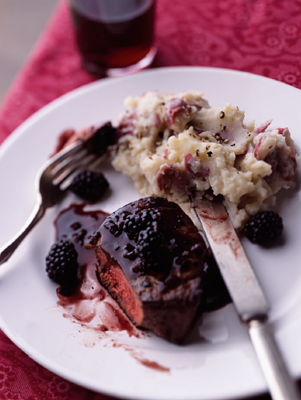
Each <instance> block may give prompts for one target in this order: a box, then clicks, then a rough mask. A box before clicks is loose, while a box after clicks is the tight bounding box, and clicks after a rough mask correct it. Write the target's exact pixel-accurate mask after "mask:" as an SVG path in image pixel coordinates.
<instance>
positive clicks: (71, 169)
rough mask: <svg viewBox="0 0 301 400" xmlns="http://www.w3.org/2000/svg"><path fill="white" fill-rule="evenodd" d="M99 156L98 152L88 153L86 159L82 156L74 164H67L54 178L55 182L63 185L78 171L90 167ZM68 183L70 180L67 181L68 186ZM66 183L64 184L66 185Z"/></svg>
mask: <svg viewBox="0 0 301 400" xmlns="http://www.w3.org/2000/svg"><path fill="white" fill-rule="evenodd" d="M97 158H98V157H97V155H96V154H88V155H87V156H86V157H85V158H84V159H82V158H81V159H79V160H77V162H74V163H72V165H68V166H66V168H65V169H64V171H63V172H62V173H61V174H60V175H59V176H57V177H56V178H55V179H54V184H56V185H58V186H61V185H62V184H63V183H66V181H67V179H68V178H71V177H72V175H73V174H75V172H76V171H78V170H79V169H82V168H85V167H89V166H90V165H91V164H93V163H94V162H95V161H96V160H97ZM70 180H71V179H70ZM70 183H71V182H70ZM68 184H69V182H67V183H66V185H67V186H68ZM66 185H64V187H65V186H66Z"/></svg>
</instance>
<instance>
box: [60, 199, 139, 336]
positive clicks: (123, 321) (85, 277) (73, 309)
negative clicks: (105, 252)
mask: <svg viewBox="0 0 301 400" xmlns="http://www.w3.org/2000/svg"><path fill="white" fill-rule="evenodd" d="M84 206H85V205H84V204H83V205H78V204H72V205H71V206H70V207H68V208H67V209H65V210H63V211H61V213H60V214H59V215H58V217H57V218H56V220H55V223H54V224H55V229H56V240H60V239H64V240H70V241H72V243H73V244H74V246H75V249H76V251H77V253H78V264H79V266H80V278H79V283H78V285H77V286H76V287H64V286H60V287H59V288H58V289H57V295H58V298H59V300H58V302H57V304H58V305H59V306H61V307H62V308H63V309H64V310H65V313H64V317H65V318H70V319H72V320H74V321H76V322H78V323H79V324H81V325H82V326H86V327H88V328H92V329H94V330H96V331H99V332H107V331H113V332H118V331H124V330H125V331H127V332H128V334H129V336H132V335H134V336H137V337H138V336H139V335H138V333H137V330H136V328H135V327H134V326H133V324H132V323H131V322H130V321H129V320H128V318H127V317H126V316H125V315H124V313H123V312H122V311H121V310H120V308H119V306H118V305H117V304H116V302H115V301H114V300H113V299H112V298H111V297H110V296H109V295H108V294H107V292H106V290H105V289H104V288H103V287H102V286H101V285H100V283H99V281H98V279H97V275H96V259H95V253H94V250H92V249H89V248H86V246H85V245H86V244H87V243H89V241H90V239H91V238H92V236H93V234H94V232H95V231H96V230H97V229H98V228H99V226H100V225H101V224H102V222H103V221H104V220H105V218H106V217H107V216H108V214H107V213H105V212H103V211H101V210H97V211H94V210H93V211H85V210H84Z"/></svg>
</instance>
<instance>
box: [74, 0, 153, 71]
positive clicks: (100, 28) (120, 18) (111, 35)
mask: <svg viewBox="0 0 301 400" xmlns="http://www.w3.org/2000/svg"><path fill="white" fill-rule="evenodd" d="M102 2H103V1H99V0H98V1H96V2H95V3H96V4H94V8H93V9H90V10H87V9H84V8H83V7H84V6H83V5H80V1H78V0H77V1H74V2H73V3H72V6H71V13H72V17H73V21H74V25H75V31H76V39H77V44H78V47H79V50H80V52H81V54H82V57H83V62H84V64H85V65H86V67H87V68H88V69H90V70H91V68H92V69H93V67H91V66H93V65H94V66H95V68H98V69H99V70H103V71H105V70H107V69H113V68H126V67H129V66H132V65H135V64H137V63H138V62H139V61H140V60H142V59H143V58H144V57H145V56H147V54H148V53H149V52H150V51H151V49H152V47H153V42H154V13H155V3H154V0H123V4H122V6H121V7H122V8H123V9H122V10H121V9H118V7H117V8H116V5H118V4H117V3H116V0H115V2H114V1H113V3H111V4H109V5H108V4H107V2H106V1H104V3H106V6H107V7H103V8H109V10H108V9H105V10H103V9H102ZM99 3H100V4H99ZM114 3H115V4H114ZM114 5H115V9H114V8H113V7H112V6H114ZM89 66H90V68H89ZM93 72H95V71H93Z"/></svg>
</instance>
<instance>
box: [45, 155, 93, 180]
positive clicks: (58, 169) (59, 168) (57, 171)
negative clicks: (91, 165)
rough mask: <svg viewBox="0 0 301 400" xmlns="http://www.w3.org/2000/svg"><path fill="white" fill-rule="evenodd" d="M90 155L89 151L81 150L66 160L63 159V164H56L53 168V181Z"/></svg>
mask: <svg viewBox="0 0 301 400" xmlns="http://www.w3.org/2000/svg"><path fill="white" fill-rule="evenodd" d="M89 154H90V153H89V152H88V150H87V149H85V148H83V149H82V150H79V151H78V152H76V153H75V155H72V154H71V155H69V156H68V157H66V158H65V159H63V160H62V161H61V162H59V163H58V164H56V165H55V166H53V167H52V168H51V174H52V176H53V179H56V178H57V177H59V176H60V175H61V174H63V173H64V171H66V169H69V168H70V167H72V166H73V165H76V164H77V163H78V161H80V160H82V159H84V158H85V157H86V156H87V155H89Z"/></svg>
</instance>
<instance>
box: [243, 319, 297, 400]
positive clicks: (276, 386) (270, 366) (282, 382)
mask: <svg viewBox="0 0 301 400" xmlns="http://www.w3.org/2000/svg"><path fill="white" fill-rule="evenodd" d="M249 334H250V337H251V340H252V342H253V345H254V349H255V351H256V354H257V357H258V361H259V363H260V365H261V368H262V371H263V373H264V375H265V378H266V381H267V384H268V387H269V390H270V393H271V396H272V399H273V400H300V399H301V397H300V393H299V391H298V388H297V384H296V382H295V381H294V380H293V379H292V378H291V377H290V375H289V372H288V370H287V368H286V365H285V363H284V361H283V358H282V356H281V354H280V351H279V348H278V346H277V344H276V341H275V339H274V337H273V334H272V333H271V328H270V326H269V325H268V324H267V323H266V322H263V321H259V320H252V321H250V323H249Z"/></svg>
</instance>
